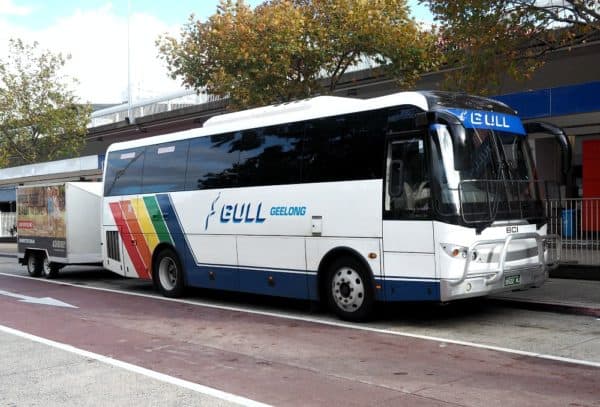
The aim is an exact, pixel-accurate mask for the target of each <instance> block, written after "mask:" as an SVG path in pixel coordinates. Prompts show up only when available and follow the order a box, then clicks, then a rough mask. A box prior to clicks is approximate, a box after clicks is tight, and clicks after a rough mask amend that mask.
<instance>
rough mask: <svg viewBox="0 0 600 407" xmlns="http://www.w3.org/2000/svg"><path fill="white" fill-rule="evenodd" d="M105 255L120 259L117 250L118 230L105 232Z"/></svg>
mask: <svg viewBox="0 0 600 407" xmlns="http://www.w3.org/2000/svg"><path fill="white" fill-rule="evenodd" d="M106 255H107V256H108V258H109V259H113V260H116V261H119V262H120V261H121V255H120V251H119V232H117V231H116V230H110V231H107V232H106Z"/></svg>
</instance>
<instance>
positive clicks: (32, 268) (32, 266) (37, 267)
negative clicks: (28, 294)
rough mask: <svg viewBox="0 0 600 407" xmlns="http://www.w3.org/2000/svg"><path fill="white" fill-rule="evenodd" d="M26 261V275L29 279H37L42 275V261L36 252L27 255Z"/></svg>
mask: <svg viewBox="0 0 600 407" xmlns="http://www.w3.org/2000/svg"><path fill="white" fill-rule="evenodd" d="M26 256H27V259H26V261H25V264H26V265H27V273H29V275H30V276H31V277H39V276H41V275H42V267H43V265H42V261H41V256H40V255H39V254H38V253H36V252H29V253H27V255H26Z"/></svg>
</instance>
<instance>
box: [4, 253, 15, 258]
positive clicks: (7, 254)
mask: <svg viewBox="0 0 600 407" xmlns="http://www.w3.org/2000/svg"><path fill="white" fill-rule="evenodd" d="M0 257H15V258H16V257H17V253H0Z"/></svg>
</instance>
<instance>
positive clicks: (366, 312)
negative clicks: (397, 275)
mask: <svg viewBox="0 0 600 407" xmlns="http://www.w3.org/2000/svg"><path fill="white" fill-rule="evenodd" d="M342 272H343V273H344V275H342ZM350 278H351V279H352V281H350V280H349V279H350ZM336 286H337V288H334V287H336ZM318 288H319V298H320V300H321V302H322V303H326V304H327V305H328V306H329V308H330V309H331V310H332V311H333V312H334V313H335V314H337V315H338V316H339V317H340V318H342V319H345V320H349V321H364V320H367V319H369V317H370V316H371V315H372V311H373V307H374V303H375V280H374V276H373V271H372V270H371V267H370V266H369V264H368V263H367V261H366V260H365V258H364V257H363V256H361V255H360V254H359V253H358V252H357V251H356V250H354V249H351V248H349V247H338V248H335V249H332V250H331V251H329V252H328V253H327V254H326V255H325V257H323V259H322V260H321V263H320V264H319V269H318ZM339 289H341V291H340V290H339ZM355 290H356V293H358V295H359V297H356V296H354V297H353V293H352V292H354V291H355ZM336 292H337V296H336ZM356 293H354V294H356Z"/></svg>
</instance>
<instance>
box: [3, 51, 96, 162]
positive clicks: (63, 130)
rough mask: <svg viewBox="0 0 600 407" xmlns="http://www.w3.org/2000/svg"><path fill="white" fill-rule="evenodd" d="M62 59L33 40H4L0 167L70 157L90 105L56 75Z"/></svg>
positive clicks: (77, 145)
mask: <svg viewBox="0 0 600 407" xmlns="http://www.w3.org/2000/svg"><path fill="white" fill-rule="evenodd" d="M65 61H66V58H65V57H63V56H62V55H61V54H53V53H51V52H50V51H41V50H40V49H39V45H38V44H37V43H33V44H25V43H24V42H23V41H21V40H10V41H9V47H8V57H7V58H6V59H5V60H0V167H6V166H15V165H23V164H30V163H35V162H40V161H49V160H56V159H60V158H66V157H73V156H76V155H77V154H78V153H79V152H80V150H81V148H82V147H83V144H84V141H85V134H86V126H87V123H88V122H89V116H90V107H89V106H88V105H81V104H78V103H77V100H76V97H75V96H74V94H73V93H72V91H71V90H70V89H69V83H68V81H67V79H66V78H65V77H63V76H61V75H60V70H61V68H62V67H63V66H64V64H65Z"/></svg>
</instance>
